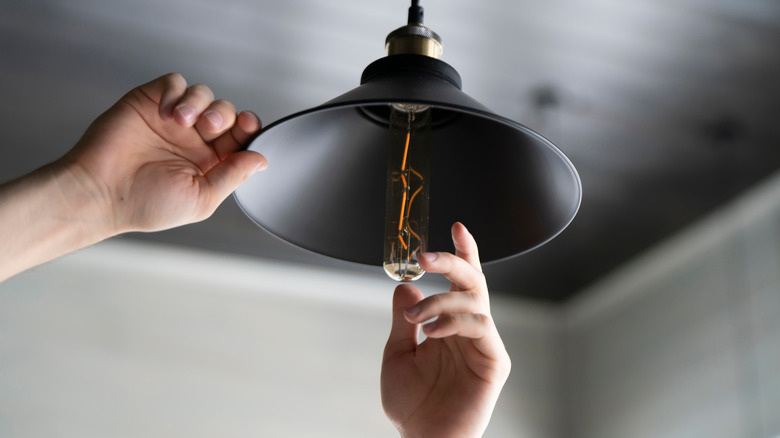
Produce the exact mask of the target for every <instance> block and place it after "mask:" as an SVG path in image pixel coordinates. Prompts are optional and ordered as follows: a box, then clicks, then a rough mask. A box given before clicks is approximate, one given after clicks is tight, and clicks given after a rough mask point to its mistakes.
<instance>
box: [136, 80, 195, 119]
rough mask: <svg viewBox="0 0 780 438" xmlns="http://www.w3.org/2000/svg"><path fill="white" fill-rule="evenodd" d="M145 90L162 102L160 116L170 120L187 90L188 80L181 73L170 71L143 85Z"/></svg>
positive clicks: (142, 87) (142, 88) (154, 98)
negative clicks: (177, 103)
mask: <svg viewBox="0 0 780 438" xmlns="http://www.w3.org/2000/svg"><path fill="white" fill-rule="evenodd" d="M140 88H141V90H143V91H144V93H146V94H147V95H148V96H150V97H151V98H152V99H153V100H158V99H159V102H160V105H159V110H160V118H162V119H163V120H170V119H171V118H172V117H173V108H174V107H175V106H176V102H178V101H179V99H180V98H181V96H182V95H184V92H185V91H186V90H187V80H186V79H184V76H182V75H180V74H179V73H169V74H167V75H164V76H160V77H159V78H157V79H155V80H153V81H151V82H149V83H147V84H144V85H141V87H140Z"/></svg>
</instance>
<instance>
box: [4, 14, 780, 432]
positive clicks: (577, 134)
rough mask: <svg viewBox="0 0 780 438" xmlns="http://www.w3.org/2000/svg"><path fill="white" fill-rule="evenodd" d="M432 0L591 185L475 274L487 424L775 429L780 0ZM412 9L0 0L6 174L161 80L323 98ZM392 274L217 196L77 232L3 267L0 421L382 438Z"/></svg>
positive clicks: (487, 94) (259, 103)
mask: <svg viewBox="0 0 780 438" xmlns="http://www.w3.org/2000/svg"><path fill="white" fill-rule="evenodd" d="M422 5H423V6H424V7H425V8H426V25H428V26H429V27H431V28H433V29H434V30H435V31H436V32H438V33H439V34H440V35H441V36H442V38H443V40H444V55H443V57H442V59H443V60H444V61H446V62H448V63H449V64H451V65H452V66H453V67H455V68H456V69H457V70H458V72H459V73H460V75H461V76H462V78H463V83H464V91H466V92H467V93H469V94H470V95H471V96H472V97H474V98H476V99H477V100H479V101H481V102H482V103H483V104H485V105H486V106H488V107H490V108H492V109H493V110H494V111H496V112H497V113H499V114H501V115H503V116H505V117H509V118H511V119H514V120H517V121H519V122H521V123H523V124H526V125H528V126H529V127H531V128H533V129H535V130H537V131H538V132H540V133H541V134H543V135H545V136H546V137H547V138H549V139H550V140H552V141H553V143H555V144H556V145H558V147H559V148H560V149H561V150H562V151H563V152H564V153H566V154H567V155H568V156H569V158H570V159H571V160H572V162H573V163H574V165H575V166H576V167H577V169H578V171H579V172H580V176H581V178H582V183H583V190H584V197H583V202H582V207H581V210H580V213H579V214H578V216H577V218H575V220H574V222H573V223H572V225H571V226H570V227H569V228H568V229H567V230H566V231H565V232H564V233H563V234H561V235H560V236H559V237H557V238H556V239H555V240H553V241H552V242H551V243H549V244H547V245H545V246H544V247H542V248H540V249H537V250H535V251H533V252H531V253H529V254H526V255H523V256H519V257H516V258H513V259H511V260H508V261H503V262H499V263H495V264H491V265H489V266H486V267H485V271H486V274H487V277H488V282H489V284H490V286H491V293H492V304H493V308H494V312H495V315H494V316H495V319H496V321H497V324H498V325H499V329H500V330H501V333H502V336H503V338H504V340H505V342H506V344H507V348H508V350H509V351H510V354H511V355H512V359H513V370H512V376H511V377H510V380H509V382H508V383H507V386H506V388H505V390H504V392H503V394H502V398H501V400H500V401H499V405H498V406H497V409H496V413H495V415H494V418H493V421H492V423H491V425H490V428H489V429H488V432H487V434H486V436H490V437H510V436H511V437H534V438H535V437H598V438H605V437H626V436H631V437H734V436H740V437H756V438H758V437H761V438H764V437H766V438H768V437H774V436H778V435H780V416H778V415H777V412H780V378H778V377H777V376H778V375H780V322H778V321H780V318H778V316H780V276H779V275H778V271H779V270H780V226H778V224H779V223H780V174H778V173H777V171H778V169H780V123H779V121H780V81H778V80H777V79H778V78H780V56H778V49H777V48H778V47H780V4H778V3H777V2H776V1H774V0H709V1H703V0H680V1H676V2H658V1H649V0H647V1H646V0H629V1H608V0H586V1H570V0H552V1H545V2H533V1H519V2H518V1H509V0H497V1H492V2H473V1H472V2H467V1H462V0H457V1H456V0H450V1H444V0H425V1H423V2H422ZM408 6H409V5H408V2H406V1H400V0H392V1H390V0H384V1H379V0H362V1H357V0H345V1H340V2H316V1H313V0H296V1H264V0H258V1H253V2H247V1H245V0H226V1H221V2H215V1H209V0H190V1H183V0H155V1H151V0H138V1H134V2H109V1H100V0H70V1H68V2H64V1H54V0H50V1H45V0H26V1H16V0H5V1H3V2H2V3H0V55H2V57H1V58H0V96H2V99H3V103H4V105H2V107H0V132H2V133H3V140H4V142H3V143H4V145H3V147H2V148H0V181H7V180H10V179H13V178H15V177H18V176H21V175H23V174H25V173H27V172H30V171H31V170H33V169H35V168H37V167H39V166H41V165H43V164H45V163H47V162H50V161H52V160H54V159H56V158H58V157H59V156H61V155H62V154H64V153H65V152H66V151H67V150H68V149H69V148H70V147H71V146H72V145H73V144H74V143H75V142H76V141H77V140H78V138H79V136H80V135H81V133H82V132H83V131H84V129H85V128H86V127H87V126H88V124H89V123H90V122H91V121H92V120H93V119H94V118H95V117H97V115H99V114H100V113H101V112H102V111H104V110H105V109H107V108H108V107H109V106H110V105H111V104H113V103H114V102H115V101H116V100H117V99H118V98H119V97H121V96H122V95H123V94H124V93H125V92H127V91H128V90H130V89H131V88H133V87H135V86H137V85H139V84H141V83H144V82H147V81H148V80H150V79H153V78H155V77H157V76H159V75H162V74H165V73H168V72H170V71H178V72H180V73H182V74H183V75H184V76H185V77H186V78H187V79H188V80H189V82H190V83H198V82H202V83H206V84H208V85H209V86H210V87H211V88H212V89H213V90H214V91H215V94H216V95H217V96H218V97H222V98H227V99H229V100H231V101H233V102H234V103H235V104H236V106H237V107H238V108H240V109H244V108H245V109H251V110H254V111H255V112H257V113H258V114H259V115H260V116H261V117H262V118H263V120H264V121H265V123H266V124H269V123H270V122H273V121H275V120H277V119H279V118H281V117H284V116H286V115H289V114H291V113H294V112H296V111H299V110H303V109H306V108H309V107H312V106H316V105H319V104H321V103H323V102H325V101H327V100H330V99H331V98H333V97H335V96H337V95H339V94H341V93H343V92H345V91H347V90H350V89H351V88H353V87H355V86H357V85H358V83H359V78H360V73H361V72H362V70H363V68H364V67H365V66H366V65H368V64H369V63H370V62H372V61H373V60H375V59H377V58H379V57H381V56H383V54H384V52H383V44H384V39H385V37H386V35H387V34H388V33H389V32H390V31H392V30H393V29H395V28H397V27H399V26H401V25H403V24H405V21H406V9H407V8H408ZM280 189H281V188H280ZM466 225H468V224H466ZM0 250H2V242H0ZM431 277H432V276H427V277H425V278H424V279H423V281H422V282H421V283H420V286H421V288H422V289H423V291H424V292H425V293H426V294H431V293H437V292H441V291H443V290H445V287H446V285H445V284H444V283H443V282H442V281H441V280H440V279H436V278H431ZM393 287H394V284H393V283H392V282H391V281H390V280H388V279H387V278H385V277H384V274H383V273H382V271H381V268H373V267H364V266H356V265H352V264H348V263H345V262H340V261H337V260H331V259H324V258H322V257H319V256H316V255H313V254H310V253H306V252H304V251H302V250H299V249H297V248H294V247H291V246H289V245H288V244H286V243H284V242H281V241H279V240H278V239H276V238H275V237H273V236H270V235H268V234H266V233H265V232H263V231H262V230H260V229H258V228H256V227H255V226H254V225H253V224H252V223H251V221H250V220H249V219H248V218H246V217H245V216H244V215H243V214H242V213H241V212H240V210H239V209H238V207H237V206H236V204H235V202H234V201H233V199H228V200H227V201H226V202H225V203H224V204H223V205H222V207H221V208H220V209H219V210H218V211H217V213H216V214H215V215H214V216H213V217H212V218H211V219H209V220H207V221H204V222H202V223H199V224H194V225H190V226H186V227H181V228H178V229H175V230H170V231H166V232H162V233H154V234H130V235H126V236H122V237H119V238H116V239H112V240H110V241H107V242H104V243H101V244H99V245H96V246H94V247H92V248H88V249H85V250H82V251H79V252H77V253H75V254H72V255H70V256H67V257H64V258H62V259H60V260H57V261H54V262H52V263H49V264H47V265H45V266H42V267H39V268H36V269H33V270H30V271H28V272H26V273H24V274H22V275H19V276H17V277H15V278H13V279H11V280H8V281H6V282H5V283H2V284H0V436H3V437H44V436H45V437H52V436H58V437H76V436H78V437H84V436H128V437H129V436H148V437H158V436H159V437H167V436H181V435H185V434H186V435H189V436H194V437H197V436H204V437H205V436H214V435H220V436H235V437H242V436H258V435H259V436H274V437H275V436H279V437H298V436H334V437H335V436H339V437H345V436H354V437H364V436H377V437H379V436H395V435H396V433H395V431H394V429H393V428H392V426H391V425H390V424H389V423H388V422H387V420H386V419H385V418H384V415H383V413H382V409H381V405H380V401H379V384H378V378H379V366H380V362H381V353H382V348H383V346H384V341H385V337H386V334H387V333H386V332H387V330H388V328H389V306H390V298H391V294H392V289H393Z"/></svg>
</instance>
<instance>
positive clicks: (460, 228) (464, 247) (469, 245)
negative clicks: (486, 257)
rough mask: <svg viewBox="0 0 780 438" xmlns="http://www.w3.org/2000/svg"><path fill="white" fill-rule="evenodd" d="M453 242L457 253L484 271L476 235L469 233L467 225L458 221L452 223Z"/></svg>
mask: <svg viewBox="0 0 780 438" xmlns="http://www.w3.org/2000/svg"><path fill="white" fill-rule="evenodd" d="M452 243H453V244H455V255H456V256H458V257H460V258H462V259H463V260H466V261H467V262H469V264H471V265H472V266H474V267H475V268H477V270H479V271H480V272H482V265H481V264H480V263H479V249H478V248H477V241H476V240H474V236H472V235H471V233H469V231H468V230H467V229H466V227H465V226H464V225H463V224H462V223H460V222H456V223H455V224H453V225H452Z"/></svg>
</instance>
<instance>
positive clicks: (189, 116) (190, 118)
mask: <svg viewBox="0 0 780 438" xmlns="http://www.w3.org/2000/svg"><path fill="white" fill-rule="evenodd" d="M176 112H177V113H179V115H180V116H181V118H182V119H184V121H185V122H187V124H189V125H191V124H193V123H195V108H193V107H191V106H189V105H184V104H182V105H179V106H177V107H176Z"/></svg>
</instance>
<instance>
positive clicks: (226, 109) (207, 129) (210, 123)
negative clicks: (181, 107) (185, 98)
mask: <svg viewBox="0 0 780 438" xmlns="http://www.w3.org/2000/svg"><path fill="white" fill-rule="evenodd" d="M177 108H178V107H177ZM235 121H236V107H235V106H233V104H232V103H230V102H229V101H227V100H223V99H220V100H215V101H213V102H211V104H210V105H209V106H208V108H206V110H205V111H203V114H201V115H200V116H199V117H198V119H197V121H196V122H195V129H197V130H198V133H199V134H200V136H201V138H202V139H203V141H205V142H206V143H209V142H211V141H212V140H214V139H216V138H218V137H219V136H220V135H222V134H223V133H224V132H225V131H227V130H228V129H230V127H231V126H233V125H234V124H235ZM220 159H222V157H220Z"/></svg>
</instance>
